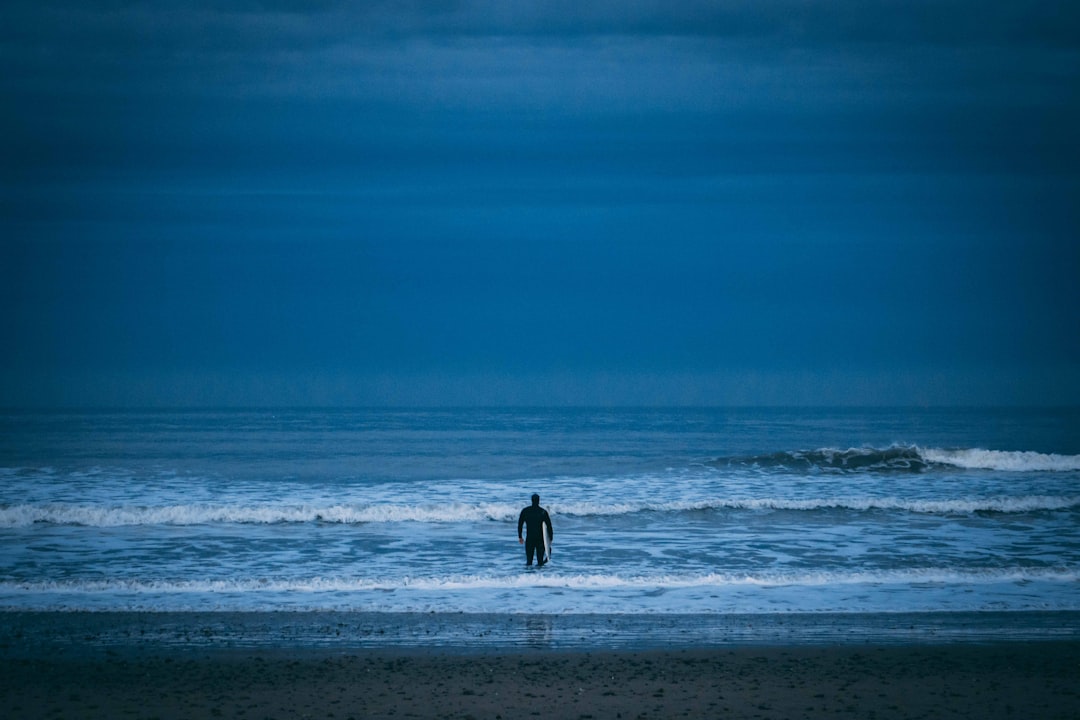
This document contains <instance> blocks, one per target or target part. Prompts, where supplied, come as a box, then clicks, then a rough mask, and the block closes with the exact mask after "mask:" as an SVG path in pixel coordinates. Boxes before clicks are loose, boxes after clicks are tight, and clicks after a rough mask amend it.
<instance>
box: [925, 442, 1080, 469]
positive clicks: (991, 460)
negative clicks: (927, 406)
mask: <svg viewBox="0 0 1080 720" xmlns="http://www.w3.org/2000/svg"><path fill="white" fill-rule="evenodd" d="M919 454H920V455H921V456H922V457H923V458H924V459H925V460H926V461H927V462H932V463H938V464H941V465H953V466H955V467H960V468H966V469H969V470H1007V471H1011V472H1070V471H1076V470H1080V455H1057V454H1048V453H1038V452H1030V451H1020V452H1006V451H1002V450H982V449H979V448H973V449H966V450H940V449H920V450H919Z"/></svg>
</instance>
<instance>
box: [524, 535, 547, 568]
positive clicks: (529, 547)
mask: <svg viewBox="0 0 1080 720" xmlns="http://www.w3.org/2000/svg"><path fill="white" fill-rule="evenodd" d="M536 552H537V547H536V538H534V537H532V536H531V535H530V536H529V537H527V538H525V564H526V565H532V564H533V554H534V553H536ZM540 552H541V553H542V552H543V551H542V550H541V551H540ZM541 557H542V556H541Z"/></svg>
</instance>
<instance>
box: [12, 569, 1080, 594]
mask: <svg viewBox="0 0 1080 720" xmlns="http://www.w3.org/2000/svg"><path fill="white" fill-rule="evenodd" d="M1035 581H1050V582H1066V583H1073V582H1080V572H1078V571H1077V570H1076V569H1075V568H1025V567H1004V568H985V569H961V568H929V567H928V568H911V569H904V570H876V571H875V570H866V571H853V572H839V571H834V572H830V571H817V572H814V571H811V572H803V573H800V572H775V573H770V572H764V573H758V574H754V573H690V574H680V575H667V574H657V575H652V574H640V575H620V574H596V573H592V574H588V573H586V574H578V573H569V574H560V573H557V572H551V571H548V572H546V573H542V574H530V573H515V574H511V575H467V574H462V575H447V576H430V577H411V576H400V577H383V578H356V577H309V578H231V579H223V580H167V579H160V580H157V579H130V578H94V579H83V580H54V581H26V582H19V581H10V580H7V581H0V593H3V594H20V593H118V592H120V593H285V592H303V593H312V592H316V593H319V592H326V593H348V592H389V591H395V590H405V589H409V590H421V591H424V590H429V591H451V592H453V591H472V590H504V589H515V588H541V587H543V588H559V589H566V590H614V589H627V590H633V589H653V588H665V589H676V588H693V587H737V586H762V587H782V586H807V587H811V586H835V585H862V584H883V585H888V584H931V583H944V584H949V583H969V584H981V583H1000V582H1010V583H1023V582H1035Z"/></svg>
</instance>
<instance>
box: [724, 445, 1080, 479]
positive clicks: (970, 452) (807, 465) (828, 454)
mask: <svg viewBox="0 0 1080 720" xmlns="http://www.w3.org/2000/svg"><path fill="white" fill-rule="evenodd" d="M709 464H710V465H712V466H714V467H754V468H763V469H770V468H776V469H784V470H798V471H802V472H834V473H845V472H910V473H920V472H925V471H927V470H930V469H933V468H934V467H953V468H962V469H966V470H991V471H994V470H996V471H1007V472H1071V471H1078V470H1080V455H1058V454H1054V453H1039V452H1032V451H1002V450H984V449H981V448H967V449H955V450H949V449H939V448H920V447H917V446H914V445H910V446H907V445H894V446H891V447H887V448H872V447H869V448H848V449H846V450H841V449H838V448H820V449H818V450H805V451H802V450H800V451H790V452H779V453H771V454H768V455H757V456H751V457H735V458H718V459H717V460H714V461H713V462H711V463H709Z"/></svg>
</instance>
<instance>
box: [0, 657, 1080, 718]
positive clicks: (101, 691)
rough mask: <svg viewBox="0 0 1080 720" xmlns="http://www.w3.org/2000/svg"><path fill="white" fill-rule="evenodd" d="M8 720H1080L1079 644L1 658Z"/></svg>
mask: <svg viewBox="0 0 1080 720" xmlns="http://www.w3.org/2000/svg"><path fill="white" fill-rule="evenodd" d="M0 716H3V717H10V718H50V719H53V720H55V719H57V718H155V717H156V718H163V719H164V718H245V719H251V718H254V719H257V720H262V719H263V718H339V719H344V718H410V717H419V718H468V717H473V718H503V719H505V720H510V719H511V718H529V717H540V718H626V719H631V718H675V717H688V718H874V719H879V718H957V717H961V718H964V717H971V718H981V719H986V720H993V719H995V718H1041V719H1048V718H1070V719H1073V720H1075V719H1076V718H1080V643H1076V642H1053V641H1047V642H1007V643H998V644H982V645H969V644H941V645H896V646H887V647H872V646H856V645H841V646H836V647H813V646H790V647H781V646H773V647H761V648H747V647H743V648H733V649H722V648H714V649H697V650H695V649H686V650H649V651H641V652H634V651H599V652H580V651H569V652H553V651H539V652H533V653H502V654H497V653H472V654H470V653H448V652H439V653H424V652H422V651H415V652H395V651H392V650H378V649H374V650H358V651H356V652H355V653H353V654H341V653H338V652H331V651H326V652H311V651H307V652H294V651H289V650H282V651H278V652H274V651H268V650H252V651H235V650H234V651H229V652H216V653H207V654H205V655H202V656H199V655H197V654H191V653H187V654H184V653H168V652H165V653H157V654H154V653H149V654H109V655H107V656H105V657H101V656H98V657H65V656H62V655H61V656H57V657H48V656H39V657H6V658H0Z"/></svg>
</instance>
